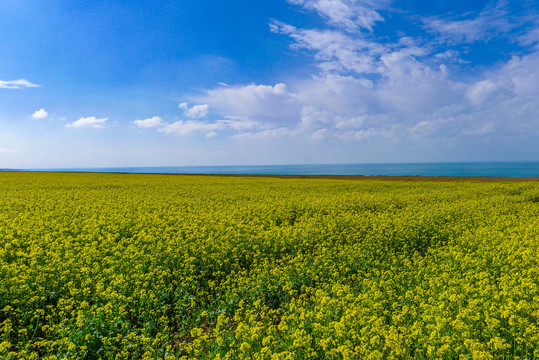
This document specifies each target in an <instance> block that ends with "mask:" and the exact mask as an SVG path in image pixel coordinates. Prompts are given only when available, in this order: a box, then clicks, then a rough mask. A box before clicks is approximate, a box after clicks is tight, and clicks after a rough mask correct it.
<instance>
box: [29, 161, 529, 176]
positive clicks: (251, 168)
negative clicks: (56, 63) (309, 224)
mask: <svg viewBox="0 0 539 360" xmlns="http://www.w3.org/2000/svg"><path fill="white" fill-rule="evenodd" d="M37 171H62V172H67V171H69V172H123V173H160V174H250V175H255V174H256V175H390V176H406V175H408V176H415V175H420V176H511V177H527V176H539V162H452V163H449V162H448V163H404V164H403V163H400V164H320V165H310V164H309V165H245V166H169V167H110V168H71V169H67V168H66V169H38V170H37Z"/></svg>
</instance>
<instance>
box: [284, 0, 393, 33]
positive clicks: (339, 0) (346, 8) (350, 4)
mask: <svg viewBox="0 0 539 360" xmlns="http://www.w3.org/2000/svg"><path fill="white" fill-rule="evenodd" d="M288 2H289V3H291V4H294V5H300V6H302V7H304V8H305V9H308V10H314V11H316V12H317V13H318V14H319V15H321V16H322V17H323V18H325V19H326V20H327V22H328V23H329V24H331V25H334V26H337V27H340V28H342V29H344V30H346V31H349V32H355V31H358V30H359V29H362V28H363V29H367V30H369V31H372V28H373V26H374V24H375V23H376V22H379V21H383V20H384V18H383V17H382V16H381V15H380V14H379V13H378V12H377V11H376V9H377V8H383V7H385V6H386V5H387V4H388V3H389V1H384V0H379V1H369V0H288Z"/></svg>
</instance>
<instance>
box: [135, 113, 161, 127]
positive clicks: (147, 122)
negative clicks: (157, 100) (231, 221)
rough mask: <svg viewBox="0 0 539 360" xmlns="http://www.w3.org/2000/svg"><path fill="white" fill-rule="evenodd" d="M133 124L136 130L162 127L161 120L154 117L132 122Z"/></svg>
mask: <svg viewBox="0 0 539 360" xmlns="http://www.w3.org/2000/svg"><path fill="white" fill-rule="evenodd" d="M133 123H134V124H135V125H136V126H137V127H138V128H143V129H150V128H156V127H160V126H162V125H163V120H162V119H161V118H160V117H159V116H154V117H151V118H148V119H144V120H135V121H133Z"/></svg>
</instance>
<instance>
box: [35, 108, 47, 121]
mask: <svg viewBox="0 0 539 360" xmlns="http://www.w3.org/2000/svg"><path fill="white" fill-rule="evenodd" d="M47 116H49V113H48V112H47V111H45V109H43V108H41V109H39V110H37V111H36V112H34V113H33V114H32V119H35V120H41V119H46V118H47Z"/></svg>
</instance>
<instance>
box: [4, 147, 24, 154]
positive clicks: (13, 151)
mask: <svg viewBox="0 0 539 360" xmlns="http://www.w3.org/2000/svg"><path fill="white" fill-rule="evenodd" d="M18 152H19V151H18V150H13V149H6V148H0V154H16V153H18Z"/></svg>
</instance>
